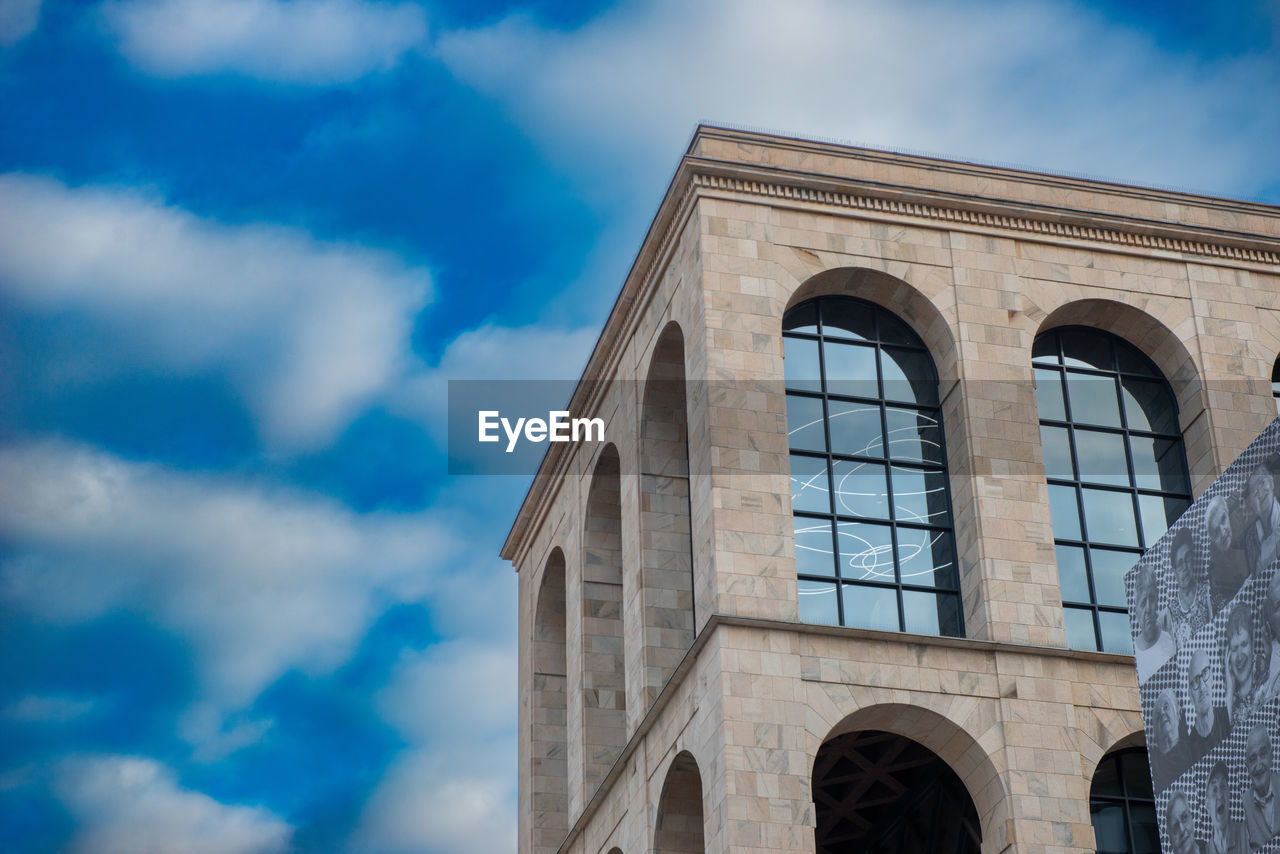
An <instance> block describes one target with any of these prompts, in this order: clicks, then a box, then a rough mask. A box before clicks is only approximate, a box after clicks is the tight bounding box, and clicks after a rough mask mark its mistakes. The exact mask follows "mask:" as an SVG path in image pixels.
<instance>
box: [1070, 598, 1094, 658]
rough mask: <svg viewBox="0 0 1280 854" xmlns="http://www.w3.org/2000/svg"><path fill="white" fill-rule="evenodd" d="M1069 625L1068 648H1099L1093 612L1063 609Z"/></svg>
mask: <svg viewBox="0 0 1280 854" xmlns="http://www.w3.org/2000/svg"><path fill="white" fill-rule="evenodd" d="M1062 617H1063V619H1064V620H1065V621H1066V624H1067V646H1069V647H1071V648H1072V649H1094V650H1096V649H1097V648H1098V637H1097V635H1096V634H1095V632H1094V630H1093V612H1092V611H1086V610H1083V609H1081V608H1067V607H1064V608H1063V609H1062Z"/></svg>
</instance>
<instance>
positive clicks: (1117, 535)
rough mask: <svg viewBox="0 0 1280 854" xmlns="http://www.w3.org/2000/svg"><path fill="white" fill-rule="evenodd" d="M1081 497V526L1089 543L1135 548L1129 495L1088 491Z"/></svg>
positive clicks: (1099, 490) (1127, 493) (1135, 532)
mask: <svg viewBox="0 0 1280 854" xmlns="http://www.w3.org/2000/svg"><path fill="white" fill-rule="evenodd" d="M1082 492H1083V493H1084V495H1083V497H1084V523H1085V527H1086V528H1087V529H1088V531H1089V541H1090V542H1094V543H1110V544H1111V545H1116V546H1136V545H1138V524H1137V520H1136V519H1135V518H1134V516H1133V496H1132V493H1129V492H1112V491H1110V490H1103V489H1089V488H1088V487H1085V488H1084V489H1083V490H1082Z"/></svg>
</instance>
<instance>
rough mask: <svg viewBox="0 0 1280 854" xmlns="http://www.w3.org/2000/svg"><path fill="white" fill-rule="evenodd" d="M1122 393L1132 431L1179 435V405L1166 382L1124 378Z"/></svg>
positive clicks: (1125, 415) (1121, 384)
mask: <svg viewBox="0 0 1280 854" xmlns="http://www.w3.org/2000/svg"><path fill="white" fill-rule="evenodd" d="M1120 389H1121V394H1122V395H1123V396H1124V417H1125V419H1126V420H1127V421H1128V422H1129V429H1130V430H1147V431H1150V432H1152V433H1168V434H1169V435H1171V436H1176V435H1177V434H1178V404H1177V403H1176V402H1175V401H1174V399H1173V394H1172V393H1171V392H1170V391H1169V386H1168V385H1167V384H1166V383H1165V381H1164V380H1143V379H1137V378H1135V377H1121V378H1120Z"/></svg>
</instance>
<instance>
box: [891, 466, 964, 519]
mask: <svg viewBox="0 0 1280 854" xmlns="http://www.w3.org/2000/svg"><path fill="white" fill-rule="evenodd" d="M892 477H893V516H894V518H895V519H897V520H898V521H900V522H921V523H923V524H928V525H950V524H951V515H950V513H948V512H947V475H946V473H945V472H941V471H937V470H930V469H908V468H902V467H901V466H894V467H893V474H892Z"/></svg>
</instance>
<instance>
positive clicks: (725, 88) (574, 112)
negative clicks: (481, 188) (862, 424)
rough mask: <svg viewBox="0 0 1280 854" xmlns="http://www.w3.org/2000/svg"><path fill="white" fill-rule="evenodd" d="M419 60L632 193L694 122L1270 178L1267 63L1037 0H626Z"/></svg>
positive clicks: (476, 38)
mask: <svg viewBox="0 0 1280 854" xmlns="http://www.w3.org/2000/svg"><path fill="white" fill-rule="evenodd" d="M436 48H437V54H438V55H439V56H440V57H441V58H442V59H443V61H444V62H445V63H446V64H447V65H448V66H449V68H450V69H452V70H453V72H454V73H455V74H456V75H457V76H458V77H459V78H461V79H462V80H464V81H466V82H468V83H470V84H472V85H474V86H476V87H477V88H479V89H481V90H482V91H484V92H487V93H489V94H491V95H492V96H494V97H495V98H497V99H499V100H500V101H501V102H503V103H504V104H505V105H506V106H507V108H508V109H509V110H510V111H511V112H512V113H514V114H515V115H516V116H517V117H518V118H519V120H520V121H521V123H522V124H523V125H524V126H526V127H527V128H529V129H530V130H531V131H532V132H533V133H535V134H537V135H538V136H539V137H540V138H541V139H542V140H543V141H544V142H545V143H546V144H547V145H548V147H549V148H550V149H551V150H552V151H555V152H557V153H558V154H559V156H560V157H561V158H562V159H563V160H564V161H565V162H567V163H570V164H572V165H573V166H575V167H576V168H578V169H582V167H584V166H586V167H589V168H588V169H587V170H585V171H587V172H589V173H590V175H589V177H590V178H592V179H601V178H603V179H604V181H605V183H606V184H607V185H608V186H610V187H616V186H617V184H618V182H619V180H623V181H627V180H629V181H630V183H629V185H628V186H629V189H631V190H633V191H635V192H641V191H643V190H644V188H649V187H652V186H654V185H655V184H660V183H661V182H662V181H663V178H664V177H665V176H666V175H667V174H668V172H669V170H670V168H671V165H672V164H673V163H674V162H675V160H676V156H677V154H678V153H679V151H680V149H681V146H682V144H683V143H684V142H685V141H686V140H687V139H688V136H689V134H690V132H691V131H692V129H693V127H694V126H695V124H696V123H697V122H698V121H701V120H710V121H720V122H729V123H733V124H737V125H742V126H749V127H767V128H776V129H780V130H781V131H782V132H784V133H788V134H795V135H798V136H818V137H823V136H826V137H836V138H840V139H848V140H853V141H863V142H866V143H868V144H872V145H876V144H878V145H882V146H885V145H887V146H899V147H905V148H909V149H916V150H926V151H936V152H941V153H943V154H944V156H952V157H964V156H969V157H978V158H982V159H983V160H987V161H1012V162H1015V163H1024V164H1029V165H1031V166H1035V167H1038V168H1043V169H1049V170H1059V171H1063V170H1066V171H1071V170H1076V171H1083V172H1090V173H1095V174H1104V175H1110V176H1114V177H1118V178H1120V179H1124V180H1129V181H1135V182H1148V183H1155V184H1170V185H1175V186H1189V187H1204V188H1208V189H1210V190H1213V191H1217V192H1227V193H1232V192H1237V193H1246V192H1248V191H1249V190H1250V189H1252V188H1256V187H1257V186H1258V184H1259V181H1258V175H1257V170H1258V169H1259V168H1264V169H1270V170H1273V172H1272V174H1273V175H1275V174H1276V172H1275V170H1276V169H1277V167H1276V166H1275V164H1274V158H1273V157H1272V156H1271V151H1272V149H1273V147H1274V140H1275V138H1276V136H1277V133H1278V132H1280V110H1276V109H1275V107H1274V99H1272V102H1271V103H1267V98H1268V96H1267V95H1262V96H1261V97H1260V96H1259V93H1273V92H1275V91H1277V90H1278V89H1280V79H1278V77H1280V71H1278V70H1277V67H1276V65H1275V64H1274V63H1273V62H1267V61H1266V60H1265V59H1264V58H1259V57H1243V58H1239V59H1224V60H1221V61H1217V62H1203V61H1198V60H1195V59H1192V58H1188V57H1185V56H1175V55H1172V54H1168V53H1164V52H1162V51H1161V50H1160V49H1159V48H1158V46H1157V45H1156V44H1155V42H1154V41H1153V40H1152V39H1151V38H1149V37H1148V36H1146V35H1144V34H1142V33H1139V32H1136V31H1132V30H1124V29H1120V28H1117V27H1114V26H1113V25H1111V24H1109V22H1107V21H1106V20H1104V19H1102V18H1100V17H1098V16H1096V15H1095V14H1094V13H1092V12H1090V11H1088V10H1085V9H1081V8H1079V7H1075V6H1072V5H1070V4H1065V3H1059V2H1050V0H1040V2H1032V3H1023V4H1012V3H1007V2H995V0H987V2H982V3H978V4H976V5H975V4H968V5H964V6H958V5H955V4H946V3H940V2H929V0H907V2H894V3H889V2H883V0H864V2H853V3H848V2H843V0H788V2H765V0H751V1H749V2H746V3H743V2H739V0H712V2H707V3H698V4H688V3H683V2H679V0H636V2H628V3H624V4H622V5H620V6H618V7H616V8H615V9H613V10H611V11H609V12H606V13H605V14H603V15H601V16H599V17H597V18H595V19H593V20H591V21H589V22H587V23H586V24H584V25H583V26H582V27H581V28H579V29H577V30H573V31H569V32H564V31H559V30H555V29H552V28H549V27H545V26H542V25H541V24H539V23H538V22H537V21H535V20H534V19H532V18H529V17H527V16H523V15H519V14H517V15H513V16H510V17H508V18H506V19H504V20H501V21H499V22H497V23H495V24H492V25H489V26H484V27H480V28H477V29H472V30H465V31H456V32H450V33H445V34H442V35H441V36H440V37H439V38H438V39H437V45H436ZM1206 155H1208V156H1206ZM620 173H621V175H622V176H624V177H622V178H620V177H619V174H620ZM626 176H629V179H628V178H627V177H626Z"/></svg>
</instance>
